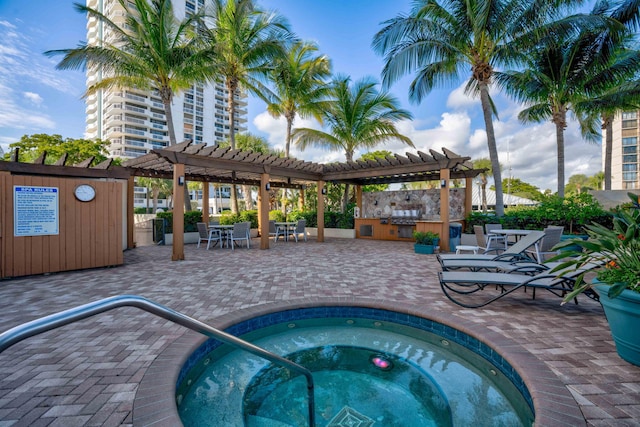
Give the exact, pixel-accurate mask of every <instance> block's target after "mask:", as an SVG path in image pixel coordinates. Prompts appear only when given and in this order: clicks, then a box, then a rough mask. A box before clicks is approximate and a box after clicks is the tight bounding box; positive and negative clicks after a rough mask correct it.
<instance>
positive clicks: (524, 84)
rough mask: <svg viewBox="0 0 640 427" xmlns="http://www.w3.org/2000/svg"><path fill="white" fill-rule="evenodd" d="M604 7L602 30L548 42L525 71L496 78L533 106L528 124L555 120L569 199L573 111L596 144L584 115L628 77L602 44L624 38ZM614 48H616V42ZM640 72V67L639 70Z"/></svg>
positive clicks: (561, 182)
mask: <svg viewBox="0 0 640 427" xmlns="http://www.w3.org/2000/svg"><path fill="white" fill-rule="evenodd" d="M599 6H601V5H600V4H597V5H596V6H595V7H594V10H593V11H592V16H594V17H595V16H597V17H601V18H603V19H601V20H600V21H592V23H593V22H599V24H600V25H596V26H593V25H591V26H585V27H584V28H583V29H582V30H581V31H580V32H579V33H578V34H576V35H574V36H572V37H568V38H563V37H558V38H549V39H547V40H546V41H545V43H544V44H541V45H540V46H538V48H537V49H535V50H533V51H531V52H530V54H529V60H528V61H527V64H526V66H525V68H524V69H523V70H519V71H506V72H504V73H496V76H495V79H496V82H497V83H498V84H499V85H500V86H501V87H503V88H504V89H505V90H506V92H507V93H509V94H510V95H512V96H513V97H514V98H515V99H517V100H519V101H522V102H526V103H528V104H529V106H528V107H527V108H525V109H524V110H522V111H521V112H520V113H519V115H518V117H519V118H520V120H521V121H523V122H541V121H545V120H551V122H552V123H553V124H554V125H555V128H556V141H557V158H558V159H557V175H558V196H559V197H564V186H565V171H564V161H565V148H564V146H565V143H564V130H565V129H566V127H567V115H568V113H570V112H572V113H573V114H574V115H575V116H576V118H577V119H578V121H579V122H580V125H581V130H582V134H583V136H585V137H587V139H589V138H591V139H593V135H595V134H596V133H597V132H596V131H595V130H594V128H593V121H590V120H586V119H585V115H584V114H580V112H581V111H582V110H584V109H585V107H584V106H583V107H580V105H584V103H585V102H587V101H588V100H589V99H590V97H591V96H593V95H594V94H596V95H597V94H598V92H599V90H601V89H602V88H603V87H608V85H609V84H610V83H608V82H609V81H613V82H620V78H626V77H628V76H629V70H630V69H631V70H633V67H629V63H627V61H622V62H620V63H619V64H614V63H612V58H613V55H612V49H611V48H610V43H602V42H599V38H600V37H601V36H602V34H603V32H607V33H608V34H609V36H610V37H611V40H612V41H613V40H615V38H616V36H615V34H618V35H620V34H621V33H620V31H619V23H617V22H616V21H614V20H611V19H606V17H605V16H604V15H603V10H602V8H601V7H599ZM614 44H615V43H614ZM636 70H637V68H636Z"/></svg>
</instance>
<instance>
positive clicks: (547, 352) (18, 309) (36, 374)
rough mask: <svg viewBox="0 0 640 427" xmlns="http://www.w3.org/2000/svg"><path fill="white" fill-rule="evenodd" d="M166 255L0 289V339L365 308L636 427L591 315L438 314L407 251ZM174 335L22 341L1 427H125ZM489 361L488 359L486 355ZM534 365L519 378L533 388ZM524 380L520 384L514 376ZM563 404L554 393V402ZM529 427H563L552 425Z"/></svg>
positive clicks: (431, 271) (595, 421)
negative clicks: (447, 325) (452, 341)
mask: <svg viewBox="0 0 640 427" xmlns="http://www.w3.org/2000/svg"><path fill="white" fill-rule="evenodd" d="M185 257H186V260H184V261H178V262H172V261H171V247H170V246H144V247H139V248H136V249H133V250H129V251H126V252H125V257H124V258H125V264H124V265H123V266H119V267H114V268H105V269H92V270H83V271H75V272H65V273H57V274H51V275H42V276H32V277H25V278H16V279H9V280H4V281H0V313H2V315H1V316H0V331H5V330H7V329H9V328H11V327H14V326H16V325H18V324H20V323H23V322H27V321H30V320H33V319H35V318H38V317H41V316H45V315H48V314H51V313H54V312H58V311H62V310H65V309H68V308H71V307H75V306H77V305H81V304H85V303H87V302H91V301H95V300H98V299H101V298H106V297H109V296H114V295H121V294H135V295H140V296H143V297H146V298H148V299H150V300H153V301H156V302H158V303H160V304H163V305H165V306H168V307H170V308H172V309H174V310H177V311H179V312H182V313H184V314H186V315H188V316H191V317H193V318H195V319H198V320H201V321H203V322H205V323H216V321H217V319H220V318H225V317H226V318H229V317H230V316H231V317H232V316H233V313H235V312H238V311H247V310H250V309H251V308H255V309H259V308H260V307H262V306H263V305H265V304H266V305H287V304H288V303H292V304H297V305H305V304H307V303H310V302H313V301H314V300H322V301H327V300H332V299H336V300H337V301H340V300H343V301H347V300H350V299H370V300H372V301H379V302H381V303H384V302H389V303H392V304H394V305H397V306H402V307H408V308H409V309H411V310H412V311H414V312H416V313H424V314H425V315H427V316H429V315H437V316H448V317H451V318H453V319H454V320H455V319H459V321H460V323H461V324H463V325H468V326H469V327H470V328H472V329H475V330H486V331H487V332H488V334H489V335H490V336H494V337H495V336H499V337H505V338H506V339H508V340H510V341H511V342H515V343H516V344H517V345H518V346H520V347H521V348H524V349H525V350H526V352H525V353H526V357H525V359H524V360H526V358H527V357H528V358H533V359H534V360H535V361H536V362H537V363H542V364H543V365H544V366H545V367H546V368H548V369H550V370H551V371H553V372H554V373H555V374H556V375H557V376H558V379H559V381H560V383H561V384H564V386H565V387H566V389H567V390H568V391H569V392H570V394H571V395H573V397H574V398H575V400H576V402H577V404H578V405H579V409H580V411H582V414H583V416H584V419H585V420H586V424H587V425H590V426H640V368H639V367H635V366H633V365H630V364H629V363H626V362H624V361H623V360H622V359H620V358H619V357H618V356H617V354H616V352H615V348H614V344H613V341H612V339H611V335H610V332H609V327H608V325H607V323H606V319H605V317H604V313H603V311H602V309H601V307H600V305H599V304H598V303H596V302H594V301H591V300H589V299H587V298H584V297H582V298H581V299H580V304H579V305H574V304H572V303H571V304H566V305H564V306H560V299H559V298H557V297H555V296H552V295H550V294H548V293H546V292H541V291H538V292H537V295H536V299H535V300H532V299H531V293H530V292H529V293H524V292H516V293H514V294H512V295H511V296H509V297H507V298H505V299H503V300H500V301H497V302H495V303H493V304H491V305H489V306H488V307H485V308H483V309H464V308H461V307H459V306H457V305H455V304H453V303H451V302H450V301H449V300H448V299H447V298H446V297H444V295H443V294H442V291H441V289H440V286H439V284H438V279H437V272H438V271H439V270H440V268H439V265H438V263H437V261H436V259H435V256H434V255H416V254H414V253H413V246H412V244H411V243H406V242H385V241H371V240H352V239H328V240H327V241H326V242H325V243H317V242H316V241H315V240H314V239H311V240H309V241H308V242H300V243H295V242H293V241H291V242H286V243H285V242H282V241H281V242H278V243H275V244H273V243H272V244H271V249H270V250H260V249H258V240H257V239H254V240H253V247H252V248H251V249H249V250H247V249H244V248H240V249H236V250H234V251H231V250H227V249H223V250H221V249H218V248H214V249H211V250H208V251H207V250H206V249H205V248H204V247H201V248H199V249H198V248H196V245H187V246H185ZM185 335H187V334H185V329H184V328H182V327H180V326H176V325H174V324H172V323H170V322H168V321H166V320H164V319H161V318H158V317H156V316H154V315H151V314H149V313H146V312H143V311H141V310H139V309H136V308H130V307H128V308H119V309H115V310H112V311H110V312H108V313H103V314H100V315H97V316H95V317H92V318H89V319H85V320H82V321H80V322H78V323H75V324H73V325H69V326H65V327H62V328H60V329H57V330H55V331H50V332H46V333H43V334H41V335H38V336H35V337H31V338H28V339H26V340H25V341H23V342H21V343H18V344H16V345H14V346H13V347H11V348H9V349H7V350H6V351H4V352H3V353H2V354H0V427H7V426H61V427H73V426H129V425H133V419H134V417H133V415H132V408H133V404H134V400H135V399H136V392H137V391H138V390H139V384H140V383H141V381H143V377H144V375H145V373H146V372H147V369H148V368H149V367H150V366H151V365H152V363H154V361H155V360H156V358H158V356H159V355H160V354H161V353H162V352H163V351H164V350H166V349H167V348H170V347H171V345H172V343H174V342H175V341H176V340H177V339H178V338H180V339H182V338H183V337H184V336H185ZM497 349H498V350H499V348H497ZM535 366H536V364H535V363H533V364H531V365H530V367H529V366H524V367H522V369H524V371H525V372H524V374H525V375H524V376H525V377H527V376H531V377H535V376H536V372H535V370H534V369H535ZM527 370H528V372H527ZM563 392H565V394H566V390H563ZM536 425H537V426H540V425H572V424H571V422H563V421H562V420H558V422H557V423H553V424H552V423H550V422H549V423H547V422H545V423H544V424H542V423H537V424H536Z"/></svg>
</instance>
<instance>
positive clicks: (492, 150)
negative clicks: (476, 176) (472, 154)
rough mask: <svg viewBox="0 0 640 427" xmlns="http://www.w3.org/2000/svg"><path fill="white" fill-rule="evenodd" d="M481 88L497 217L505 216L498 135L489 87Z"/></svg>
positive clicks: (482, 84)
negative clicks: (495, 128) (492, 112)
mask: <svg viewBox="0 0 640 427" xmlns="http://www.w3.org/2000/svg"><path fill="white" fill-rule="evenodd" d="M478 83H479V87H480V102H481V103H482V115H483V116H484V126H485V129H486V131H487V145H488V147H489V159H490V160H491V169H492V171H493V182H494V185H495V186H496V215H497V216H503V215H504V201H503V198H502V174H501V172H500V160H499V159H498V148H497V146H496V134H495V132H494V130H493V118H492V117H491V100H490V99H489V86H488V85H487V83H486V82H482V81H480V82H478Z"/></svg>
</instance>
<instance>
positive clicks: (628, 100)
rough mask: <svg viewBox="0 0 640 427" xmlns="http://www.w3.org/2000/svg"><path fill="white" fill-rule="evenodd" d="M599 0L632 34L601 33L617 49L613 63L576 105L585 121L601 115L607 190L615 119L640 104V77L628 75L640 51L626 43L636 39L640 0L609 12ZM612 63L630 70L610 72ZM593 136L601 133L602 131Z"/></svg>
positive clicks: (602, 40)
mask: <svg viewBox="0 0 640 427" xmlns="http://www.w3.org/2000/svg"><path fill="white" fill-rule="evenodd" d="M601 3H602V4H601ZM598 4H599V5H600V7H601V8H604V9H605V11H606V12H605V13H607V16H609V17H610V18H612V19H614V20H616V21H618V22H619V23H621V24H622V25H624V27H623V28H622V30H623V31H627V32H628V33H627V35H628V36H629V38H628V39H625V38H621V39H618V38H617V37H613V38H612V37H611V34H610V33H609V32H608V31H604V32H603V33H602V34H600V36H599V37H598V41H599V43H602V44H605V46H610V48H611V49H612V50H613V51H614V54H613V59H611V60H610V61H609V62H610V64H605V66H604V72H601V73H600V75H602V78H600V79H596V80H595V81H596V82H597V83H598V86H597V87H596V90H595V93H593V94H592V95H591V97H590V98H589V99H587V100H586V101H585V102H582V103H580V104H579V105H578V106H577V107H578V108H579V109H580V110H581V111H582V112H583V113H584V114H585V117H584V119H583V120H584V121H586V122H589V121H591V122H594V121H597V120H598V118H599V119H600V122H601V129H602V130H604V131H605V143H604V146H605V150H604V152H605V154H604V190H611V158H612V147H613V119H614V117H615V115H616V113H618V112H620V111H625V110H636V109H639V108H640V96H639V95H640V80H636V81H634V82H628V81H627V77H628V76H630V75H633V74H635V73H634V68H635V70H636V71H640V66H639V64H638V51H637V50H633V49H628V48H627V47H625V44H627V41H630V42H633V40H634V39H635V35H634V34H633V31H634V30H637V29H638V28H640V0H625V1H623V2H622V3H620V4H617V5H615V6H616V7H614V8H613V10H611V11H610V12H609V11H608V10H607V8H608V7H609V6H610V5H609V3H608V2H606V1H602V2H600V3H598ZM608 52H609V49H604V54H605V55H608ZM605 62H606V61H605ZM611 67H616V68H623V69H626V70H627V71H628V72H627V73H622V75H620V73H611V72H610V70H609V68H611ZM598 116H599V117H598ZM590 125H591V124H590ZM589 136H591V135H589ZM594 136H595V137H599V136H600V135H594Z"/></svg>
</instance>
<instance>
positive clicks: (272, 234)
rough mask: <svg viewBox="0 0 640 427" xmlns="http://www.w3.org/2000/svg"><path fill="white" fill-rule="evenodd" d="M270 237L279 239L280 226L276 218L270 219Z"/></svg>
mask: <svg viewBox="0 0 640 427" xmlns="http://www.w3.org/2000/svg"><path fill="white" fill-rule="evenodd" d="M269 237H273V241H274V242H275V241H277V240H278V228H277V227H276V221H275V220H269Z"/></svg>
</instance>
